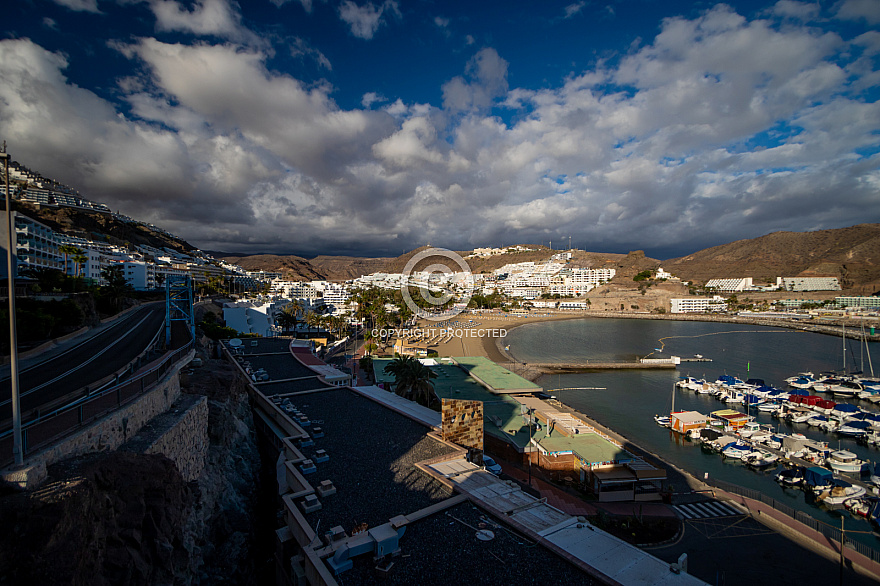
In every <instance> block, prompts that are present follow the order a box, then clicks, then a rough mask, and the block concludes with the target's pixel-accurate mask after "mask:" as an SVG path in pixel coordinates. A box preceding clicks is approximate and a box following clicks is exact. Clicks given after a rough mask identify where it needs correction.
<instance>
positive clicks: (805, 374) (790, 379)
mask: <svg viewBox="0 0 880 586" xmlns="http://www.w3.org/2000/svg"><path fill="white" fill-rule="evenodd" d="M807 377H809V378H813V373H812V372H799V373H797V374H796V375H794V376H790V377H788V378H787V379H785V382H787V383H792V382H794V381H796V380H797V379H799V378H807Z"/></svg>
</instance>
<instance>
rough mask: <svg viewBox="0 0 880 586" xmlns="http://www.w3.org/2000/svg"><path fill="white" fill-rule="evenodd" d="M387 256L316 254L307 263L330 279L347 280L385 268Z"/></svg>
mask: <svg viewBox="0 0 880 586" xmlns="http://www.w3.org/2000/svg"><path fill="white" fill-rule="evenodd" d="M388 260H389V259H387V258H381V257H380V258H359V257H356V256H325V255H321V256H316V257H315V258H313V259H311V260H309V264H310V265H312V266H313V267H315V269H316V270H317V271H318V272H320V273H323V274H324V275H326V276H325V278H326V279H328V280H330V281H347V280H349V279H356V278H358V277H362V276H363V275H369V274H372V273H378V272H381V271H384V270H386V269H385V267H386V265H387V264H388Z"/></svg>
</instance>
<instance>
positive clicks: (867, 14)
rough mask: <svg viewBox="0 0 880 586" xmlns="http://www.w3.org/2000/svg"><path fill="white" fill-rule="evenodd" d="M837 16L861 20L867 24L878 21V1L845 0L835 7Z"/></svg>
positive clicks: (879, 6)
mask: <svg viewBox="0 0 880 586" xmlns="http://www.w3.org/2000/svg"><path fill="white" fill-rule="evenodd" d="M837 18H840V19H844V20H862V19H864V20H865V21H866V22H867V23H868V24H878V23H880V3H878V2H877V1H876V0H845V1H844V2H842V3H841V4H840V5H839V6H838V9H837Z"/></svg>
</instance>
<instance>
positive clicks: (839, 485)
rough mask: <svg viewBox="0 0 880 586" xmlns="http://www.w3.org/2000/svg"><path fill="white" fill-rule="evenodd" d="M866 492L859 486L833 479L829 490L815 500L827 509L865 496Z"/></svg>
mask: <svg viewBox="0 0 880 586" xmlns="http://www.w3.org/2000/svg"><path fill="white" fill-rule="evenodd" d="M866 492H867V491H866V490H865V489H864V488H862V487H861V486H854V485H852V484H850V483H849V482H846V481H845V480H840V479H835V481H834V486H833V487H832V488H831V490H826V491H825V492H823V493H821V494H820V495H819V496H818V497H816V499H817V500H818V501H819V502H821V503H822V504H824V505H827V506H829V507H835V506H840V505H842V504H843V503H845V502H846V501H848V500H850V499H857V498H859V497H863V496H865V493H866Z"/></svg>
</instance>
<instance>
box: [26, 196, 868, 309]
mask: <svg viewBox="0 0 880 586" xmlns="http://www.w3.org/2000/svg"><path fill="white" fill-rule="evenodd" d="M16 209H17V210H18V211H20V212H22V213H24V214H25V215H28V216H31V217H33V218H34V219H36V220H38V221H40V222H42V223H44V224H47V225H48V226H49V227H51V228H52V229H54V230H57V231H60V232H66V233H74V234H77V235H81V236H86V237H89V238H92V239H102V240H105V241H109V242H113V243H132V244H148V245H150V246H153V247H156V248H163V247H168V248H171V249H174V250H180V251H193V250H196V248H195V247H193V246H192V245H190V244H189V243H187V242H186V241H184V240H182V239H180V238H177V237H174V236H171V235H169V234H168V233H167V232H164V231H162V230H161V229H152V228H151V227H149V226H146V225H144V224H133V223H126V222H122V221H120V220H118V219H116V218H114V217H113V216H111V215H108V214H95V213H89V212H84V211H80V210H74V209H71V208H42V209H38V208H35V207H34V206H30V205H27V204H23V203H21V202H16ZM426 248H429V246H424V247H421V248H418V249H416V250H413V251H410V252H408V253H405V254H403V255H401V256H398V257H388V258H362V257H352V256H326V255H321V256H317V257H314V258H311V259H307V258H303V257H301V256H296V255H278V254H256V255H242V254H234V253H225V252H217V251H205V253H206V254H208V255H210V256H213V257H214V258H216V259H221V260H225V261H226V262H229V263H233V264H236V265H239V266H241V267H242V268H244V269H245V270H249V271H259V270H264V271H272V272H281V273H282V274H283V275H284V276H285V278H287V279H291V280H328V281H343V280H348V279H354V278H357V277H359V276H362V275H367V274H370V273H375V272H389V273H395V272H402V271H403V269H404V267H405V266H406V264H407V263H408V262H409V260H410V259H411V258H412V257H413V256H414V255H416V254H418V253H419V252H421V251H423V250H425V249H426ZM523 248H528V249H531V250H528V251H524V252H515V253H507V254H503V255H496V256H491V257H486V258H478V257H471V258H466V262H467V264H468V266H469V267H470V269H471V271H472V272H474V273H482V272H491V271H493V270H495V269H497V268H500V267H502V266H504V265H505V264H508V263H517V262H528V261H533V262H541V261H545V260H548V259H549V258H550V257H551V256H552V255H554V254H558V253H559V252H563V251H551V250H550V249H548V248H547V247H545V246H541V245H528V244H524V245H523ZM470 252H471V251H458V254H459V255H460V256H462V257H468V255H469V254H470ZM429 261H431V259H429ZM431 262H436V259H434V260H433V261H431ZM569 262H570V264H571V265H573V266H579V267H591V268H606V267H607V268H614V269H616V270H617V276H616V277H615V279H616V280H620V281H631V279H632V276H634V275H635V274H637V273H639V272H641V271H643V270H645V269H655V268H657V267H659V266H662V267H663V268H664V269H665V270H667V271H669V272H671V273H672V274H674V275H676V276H677V277H679V278H681V279H682V280H684V281H691V282H695V283H698V284H702V283H705V282H706V281H708V280H709V279H713V278H738V277H752V278H753V279H754V280H755V283H756V284H759V283H761V282H762V281H763V282H768V281H770V282H772V281H775V278H776V277H796V276H831V277H838V278H839V279H840V283H841V286H842V287H843V288H844V289H845V290H847V291H848V292H850V293H852V294H855V295H872V294H874V293H878V292H880V224H859V225H856V226H850V227H848V228H837V229H831V230H816V231H810V232H773V233H771V234H767V235H764V236H760V237H757V238H751V239H746V240H738V241H736V242H731V243H728V244H722V245H720V246H714V247H712V248H707V249H705V250H700V251H697V252H694V253H692V254H689V255H686V256H682V257H679V258H673V259H667V260H663V261H661V260H659V259H652V258H650V257H646V256H645V255H644V253H642V252H641V251H631V252H629V253H628V254H623V253H598V252H585V251H578V250H576V251H572V258H571V260H570V261H569ZM424 264H427V263H426V262H423V263H422V265H424ZM416 268H423V267H422V266H419V265H417V267H416Z"/></svg>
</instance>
